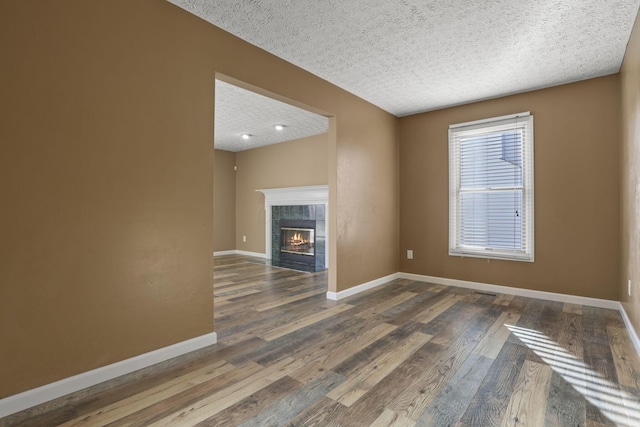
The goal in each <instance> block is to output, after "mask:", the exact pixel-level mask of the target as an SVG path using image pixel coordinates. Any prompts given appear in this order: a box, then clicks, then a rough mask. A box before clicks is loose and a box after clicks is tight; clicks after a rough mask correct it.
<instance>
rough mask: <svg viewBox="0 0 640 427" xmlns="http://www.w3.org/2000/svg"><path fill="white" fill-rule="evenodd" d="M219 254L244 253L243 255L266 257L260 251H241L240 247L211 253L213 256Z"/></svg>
mask: <svg viewBox="0 0 640 427" xmlns="http://www.w3.org/2000/svg"><path fill="white" fill-rule="evenodd" d="M220 255H245V256H252V257H256V258H267V254H262V253H260V252H249V251H241V250H240V249H233V250H230V251H219V252H214V253H213V256H220Z"/></svg>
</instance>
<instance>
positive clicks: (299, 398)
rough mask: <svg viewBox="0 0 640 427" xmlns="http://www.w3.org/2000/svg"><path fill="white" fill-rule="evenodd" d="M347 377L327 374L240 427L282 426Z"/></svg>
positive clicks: (272, 405)
mask: <svg viewBox="0 0 640 427" xmlns="http://www.w3.org/2000/svg"><path fill="white" fill-rule="evenodd" d="M344 380H345V377H343V376H342V375H338V374H336V373H334V372H327V373H326V374H325V375H324V376H323V377H320V378H316V379H315V380H313V381H311V382H309V383H307V384H305V385H304V386H302V387H300V388H299V389H298V390H297V391H296V393H294V394H291V395H289V396H285V397H283V398H282V399H280V400H279V401H277V402H275V403H273V404H271V405H269V406H267V407H266V408H265V409H264V410H263V411H261V412H260V413H259V414H257V415H255V416H254V417H253V418H251V419H249V420H247V421H245V422H244V423H242V424H240V427H251V426H273V427H277V426H281V425H283V424H284V423H286V422H287V421H288V420H290V419H292V418H294V417H295V416H296V415H298V414H299V413H300V412H302V411H304V410H305V409H306V408H308V407H310V406H312V405H313V403H314V402H315V401H316V400H318V399H319V398H320V397H322V396H324V395H326V394H327V393H330V392H331V391H332V390H334V389H335V388H336V387H339V385H340V384H341V383H343V382H344Z"/></svg>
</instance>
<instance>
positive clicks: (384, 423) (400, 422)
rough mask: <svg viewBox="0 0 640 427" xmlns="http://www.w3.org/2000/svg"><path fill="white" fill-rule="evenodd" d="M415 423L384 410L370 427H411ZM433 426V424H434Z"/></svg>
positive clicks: (400, 415) (389, 410)
mask: <svg viewBox="0 0 640 427" xmlns="http://www.w3.org/2000/svg"><path fill="white" fill-rule="evenodd" d="M414 425H416V422H415V421H413V420H412V419H409V418H407V417H405V416H404V415H402V414H398V413H396V412H394V411H392V410H391V409H385V410H384V411H383V412H382V414H380V416H379V417H378V418H376V420H375V421H374V422H373V423H371V425H370V427H413V426H414ZM434 425H435V424H434Z"/></svg>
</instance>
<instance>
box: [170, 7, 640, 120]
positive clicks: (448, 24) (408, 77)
mask: <svg viewBox="0 0 640 427" xmlns="http://www.w3.org/2000/svg"><path fill="white" fill-rule="evenodd" d="M169 1H171V2H172V3H174V4H176V5H178V6H180V7H182V8H184V9H185V10H187V11H189V12H192V13H194V14H195V15H197V16H199V17H201V18H203V19H205V20H207V21H209V22H210V23H212V24H214V25H216V26H217V27H220V28H222V29H224V30H226V31H228V32H230V33H232V34H235V35H236V36H238V37H240V38H242V39H244V40H246V41H248V42H250V43H252V44H254V45H256V46H258V47H260V48H262V49H265V50H267V51H269V52H271V53H273V54H275V55H277V56H279V57H281V58H283V59H285V60H286V61H289V62H291V63H293V64H295V65H298V66H299V67H301V68H303V69H305V70H307V71H309V72H311V73H313V74H316V75H317V76H319V77H321V78H323V79H325V80H328V81H329V82H331V83H333V84H335V85H337V86H339V87H341V88H343V89H345V90H347V91H349V92H351V93H353V94H355V95H357V96H359V97H361V98H363V99H365V100H367V101H369V102H371V103H373V104H375V105H377V106H379V107H380V108H383V109H384V110H386V111H388V112H390V113H392V114H395V115H397V116H405V115H409V114H414V113H418V112H423V111H429V110H434V109H439V108H444V107H447V106H452V105H458V104H464V103H469V102H473V101H478V100H482V99H488V98H495V97H499V96H504V95H507V94H513V93H519V92H525V91H529V90H533V89H539V88H544V87H550V86H555V85H559V84H564V83H570V82H574V81H579V80H584V79H588V78H593V77H599V76H604V75H608V74H612V73H616V72H618V71H619V69H620V65H621V62H622V58H623V56H624V52H625V48H626V45H627V42H628V40H629V36H630V33H631V29H632V27H633V23H634V20H635V17H636V15H637V12H638V6H639V5H640V0H528V1H527V0H473V1H472V0H396V1H393V0H169Z"/></svg>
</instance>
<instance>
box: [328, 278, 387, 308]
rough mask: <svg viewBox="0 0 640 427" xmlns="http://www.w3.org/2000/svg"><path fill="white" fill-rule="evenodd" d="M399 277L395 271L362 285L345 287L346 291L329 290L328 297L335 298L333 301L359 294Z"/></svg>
mask: <svg viewBox="0 0 640 427" xmlns="http://www.w3.org/2000/svg"><path fill="white" fill-rule="evenodd" d="M397 278H398V273H393V274H390V275H388V276H385V277H380V278H379V279H375V280H372V281H370V282H367V283H363V284H361V285H357V286H354V287H352V288H349V289H345V290H344V291H340V292H327V299H330V300H333V301H338V300H341V299H344V298H347V297H350V296H351V295H355V294H359V293H360V292H364V291H367V290H369V289H372V288H375V287H377V286H380V285H385V284H387V283H389V282H390V281H392V280H395V279H397Z"/></svg>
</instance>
